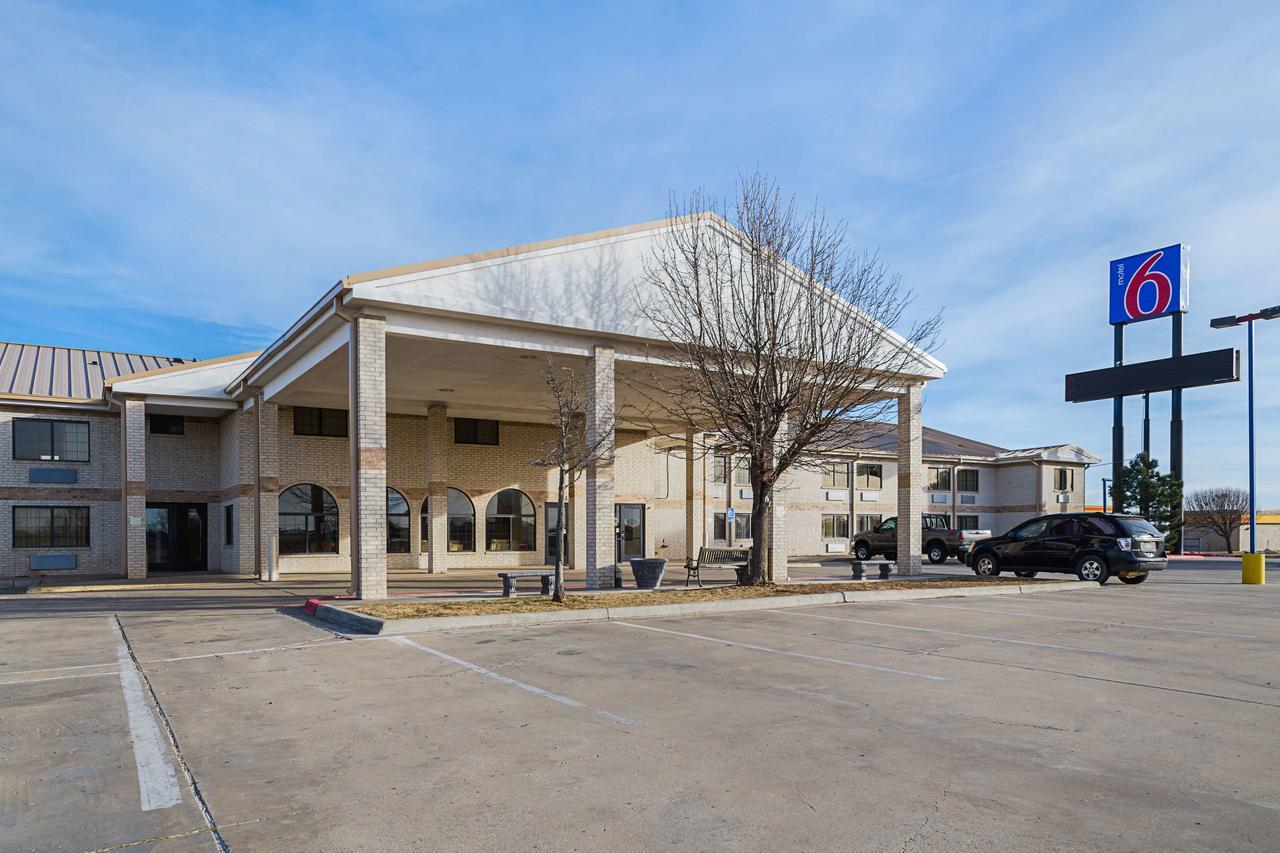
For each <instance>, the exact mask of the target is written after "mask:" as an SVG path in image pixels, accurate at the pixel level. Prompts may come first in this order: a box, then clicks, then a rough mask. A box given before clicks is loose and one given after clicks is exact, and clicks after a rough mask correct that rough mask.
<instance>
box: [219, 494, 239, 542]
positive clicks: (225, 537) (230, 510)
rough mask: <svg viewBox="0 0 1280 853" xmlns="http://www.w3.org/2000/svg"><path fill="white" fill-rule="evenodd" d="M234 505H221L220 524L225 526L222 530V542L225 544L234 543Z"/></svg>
mask: <svg viewBox="0 0 1280 853" xmlns="http://www.w3.org/2000/svg"><path fill="white" fill-rule="evenodd" d="M235 507H236V505H235V504H226V505H224V506H223V507H222V526H223V527H224V528H226V529H225V530H223V531H222V542H223V544H224V545H227V546H231V545H234V544H236V543H235V535H234V534H235V527H236V509H235Z"/></svg>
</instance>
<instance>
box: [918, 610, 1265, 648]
mask: <svg viewBox="0 0 1280 853" xmlns="http://www.w3.org/2000/svg"><path fill="white" fill-rule="evenodd" d="M901 603H902V604H911V605H914V606H917V607H940V608H943V609H944V610H961V611H977V612H979V613H1003V614H1004V615H1006V616H1022V617H1025V618H1027V619H1053V620H1056V621H1059V622H1084V623H1086V624H1089V625H1108V626H1113V627H1116V628H1141V629H1143V630H1144V631H1172V632H1173V633H1175V634H1203V635H1205V636H1209V637H1231V638H1233V639H1236V640H1256V639H1257V637H1255V636H1254V635H1253V634H1226V633H1223V632H1221V631H1199V630H1196V629H1194V628H1170V627H1168V626H1166V625H1143V624H1140V623H1138V622H1111V621H1107V620H1104V619H1077V618H1075V617H1074V616H1050V615H1049V614H1047V613H1027V612H1025V611H1021V610H997V609H995V608H993V607H970V606H966V605H960V604H934V603H932V602H928V601H904V602H901Z"/></svg>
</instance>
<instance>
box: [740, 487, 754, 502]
mask: <svg viewBox="0 0 1280 853" xmlns="http://www.w3.org/2000/svg"><path fill="white" fill-rule="evenodd" d="M738 497H740V498H742V499H743V500H744V501H749V500H751V490H750V489H738Z"/></svg>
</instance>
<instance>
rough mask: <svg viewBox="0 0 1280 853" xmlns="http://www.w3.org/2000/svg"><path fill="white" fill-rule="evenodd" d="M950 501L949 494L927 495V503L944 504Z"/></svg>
mask: <svg viewBox="0 0 1280 853" xmlns="http://www.w3.org/2000/svg"><path fill="white" fill-rule="evenodd" d="M950 502H951V498H950V496H949V495H929V503H931V504H945V503H950Z"/></svg>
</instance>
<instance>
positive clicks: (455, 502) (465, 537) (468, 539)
mask: <svg viewBox="0 0 1280 853" xmlns="http://www.w3.org/2000/svg"><path fill="white" fill-rule="evenodd" d="M475 549H476V508H475V506H474V505H473V504H472V503H471V498H469V497H467V496H466V493H464V492H461V491H459V490H457V489H450V490H449V550H450V551H451V552H452V551H474V550H475Z"/></svg>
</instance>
